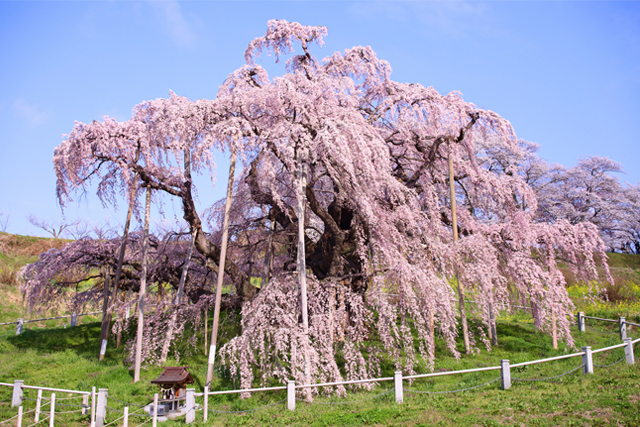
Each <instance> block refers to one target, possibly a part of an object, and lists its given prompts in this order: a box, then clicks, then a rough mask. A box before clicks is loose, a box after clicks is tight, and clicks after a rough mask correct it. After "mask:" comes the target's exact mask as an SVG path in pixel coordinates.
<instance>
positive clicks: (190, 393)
mask: <svg viewBox="0 0 640 427" xmlns="http://www.w3.org/2000/svg"><path fill="white" fill-rule="evenodd" d="M195 392H196V389H195V388H188V389H187V396H186V397H185V404H186V407H185V408H184V409H185V411H186V412H187V415H186V417H185V423H186V424H191V423H192V422H194V421H195V420H196V397H195V396H194V394H195Z"/></svg>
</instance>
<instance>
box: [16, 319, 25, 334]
mask: <svg viewBox="0 0 640 427" xmlns="http://www.w3.org/2000/svg"><path fill="white" fill-rule="evenodd" d="M23 326H24V319H18V323H16V335H20V334H21V333H22V327H23Z"/></svg>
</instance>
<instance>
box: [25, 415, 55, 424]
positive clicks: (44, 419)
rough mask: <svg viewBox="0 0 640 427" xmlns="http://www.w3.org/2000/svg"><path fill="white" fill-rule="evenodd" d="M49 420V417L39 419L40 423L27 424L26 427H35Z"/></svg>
mask: <svg viewBox="0 0 640 427" xmlns="http://www.w3.org/2000/svg"><path fill="white" fill-rule="evenodd" d="M49 418H50V416H49V417H44V418H43V419H41V420H40V421H38V422H37V423H33V424H29V425H28V426H27V427H33V426H35V425H36V424H40V423H41V422H43V421H46V420H48V419H49Z"/></svg>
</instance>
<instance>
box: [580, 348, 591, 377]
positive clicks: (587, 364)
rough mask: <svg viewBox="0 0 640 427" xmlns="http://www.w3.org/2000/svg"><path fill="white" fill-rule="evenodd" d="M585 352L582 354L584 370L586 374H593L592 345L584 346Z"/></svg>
mask: <svg viewBox="0 0 640 427" xmlns="http://www.w3.org/2000/svg"><path fill="white" fill-rule="evenodd" d="M582 351H584V354H583V355H582V363H583V365H584V369H583V372H584V373H585V374H593V355H592V354H591V347H589V346H587V347H582Z"/></svg>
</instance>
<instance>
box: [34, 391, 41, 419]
mask: <svg viewBox="0 0 640 427" xmlns="http://www.w3.org/2000/svg"><path fill="white" fill-rule="evenodd" d="M41 408H42V389H41V388H39V389H38V396H37V397H36V416H35V419H34V422H36V423H37V422H38V421H40V410H41Z"/></svg>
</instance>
